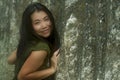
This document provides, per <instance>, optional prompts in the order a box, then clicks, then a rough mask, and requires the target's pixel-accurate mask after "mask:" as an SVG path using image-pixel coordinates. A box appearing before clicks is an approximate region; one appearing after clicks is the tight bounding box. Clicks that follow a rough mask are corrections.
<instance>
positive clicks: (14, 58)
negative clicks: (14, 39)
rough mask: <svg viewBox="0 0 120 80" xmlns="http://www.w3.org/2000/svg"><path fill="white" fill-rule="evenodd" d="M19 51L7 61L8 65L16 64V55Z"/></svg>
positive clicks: (13, 53)
mask: <svg viewBox="0 0 120 80" xmlns="http://www.w3.org/2000/svg"><path fill="white" fill-rule="evenodd" d="M16 52H17V50H15V51H13V52H12V53H11V54H10V56H9V57H8V59H7V62H8V64H15V62H16V54H17V53H16Z"/></svg>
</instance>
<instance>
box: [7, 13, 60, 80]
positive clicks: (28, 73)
mask: <svg viewBox="0 0 120 80" xmlns="http://www.w3.org/2000/svg"><path fill="white" fill-rule="evenodd" d="M31 20H32V25H33V29H34V31H35V32H36V33H37V34H38V35H40V36H42V37H45V38H47V37H49V36H50V33H51V30H52V24H51V21H50V18H49V17H48V15H47V14H46V13H45V12H44V11H35V12H34V13H33V14H32V15H31ZM58 52H59V50H57V51H55V52H54V54H53V56H52V57H51V66H50V67H49V68H47V69H44V70H40V71H38V69H39V68H40V66H42V64H43V63H44V60H45V58H46V56H47V54H48V53H47V51H45V50H40V51H32V52H31V54H30V56H29V57H28V58H27V60H26V61H25V63H24V64H23V66H22V68H21V70H20V71H19V74H18V80H41V79H44V78H46V77H48V76H50V75H52V74H53V73H55V72H56V69H57V62H58V58H59V55H58ZM15 60H16V51H15V52H13V53H12V54H11V55H10V57H9V58H8V63H10V64H14V63H15Z"/></svg>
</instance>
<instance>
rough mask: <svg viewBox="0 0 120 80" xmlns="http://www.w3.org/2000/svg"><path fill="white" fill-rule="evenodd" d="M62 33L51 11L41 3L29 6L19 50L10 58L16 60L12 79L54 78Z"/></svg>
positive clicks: (45, 79) (48, 79)
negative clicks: (58, 31)
mask: <svg viewBox="0 0 120 80" xmlns="http://www.w3.org/2000/svg"><path fill="white" fill-rule="evenodd" d="M59 47H60V41H59V36H58V33H57V30H56V28H55V23H54V18H53V15H52V14H51V12H50V11H49V10H48V9H47V8H46V7H45V6H44V5H42V4H40V3H32V4H30V5H28V7H27V8H26V9H25V11H24V13H23V16H22V24H21V28H20V40H19V44H18V47H17V50H16V51H15V52H13V53H12V55H11V56H10V57H9V58H8V62H9V63H12V64H14V63H15V77H14V79H13V80H55V79H54V73H55V72H56V69H57V61H58V56H59V54H58V52H59Z"/></svg>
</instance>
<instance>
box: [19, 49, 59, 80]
mask: <svg viewBox="0 0 120 80" xmlns="http://www.w3.org/2000/svg"><path fill="white" fill-rule="evenodd" d="M57 53H58V51H56V52H55V53H54V55H53V56H52V58H51V63H52V65H51V66H50V68H47V69H44V70H40V71H38V69H39V68H40V66H41V65H42V64H43V63H44V60H45V58H46V56H47V52H46V51H44V50H41V51H33V52H32V53H31V55H30V56H29V57H28V59H27V60H26V61H25V63H24V65H23V66H22V68H21V70H20V72H19V74H18V80H38V79H44V78H46V77H48V76H50V75H52V74H53V73H55V72H56V67H57V59H58V56H56V55H57Z"/></svg>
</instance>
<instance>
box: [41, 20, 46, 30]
mask: <svg viewBox="0 0 120 80" xmlns="http://www.w3.org/2000/svg"><path fill="white" fill-rule="evenodd" d="M41 26H42V28H43V29H44V28H46V27H47V25H46V23H45V22H44V21H43V22H42V23H41Z"/></svg>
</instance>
